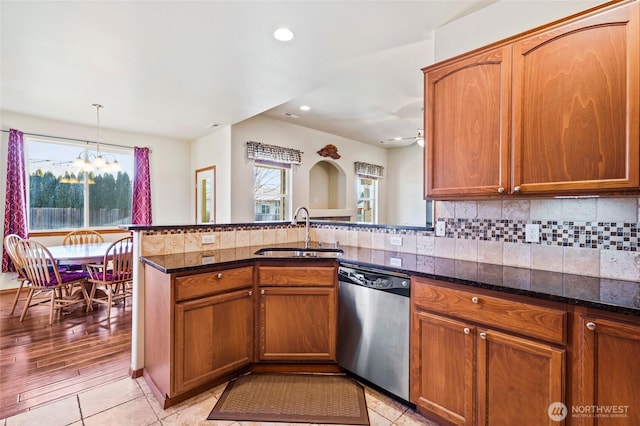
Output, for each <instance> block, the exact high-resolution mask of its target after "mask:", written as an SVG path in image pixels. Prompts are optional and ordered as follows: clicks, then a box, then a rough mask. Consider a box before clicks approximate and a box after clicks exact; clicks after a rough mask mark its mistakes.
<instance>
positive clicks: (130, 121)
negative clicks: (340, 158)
mask: <svg viewBox="0 0 640 426" xmlns="http://www.w3.org/2000/svg"><path fill="white" fill-rule="evenodd" d="M494 1H495V0H474V1H462V0H449V1H436V0H422V1H415V0H414V1H371V0H370V1H348V0H343V1H182V0H181V1H101V2H95V1H84V2H76V1H5V0H2V1H1V2H0V14H1V33H0V35H1V39H0V43H1V44H0V45H1V52H0V53H1V58H0V59H1V63H2V65H1V74H0V79H1V98H0V107H1V108H2V109H3V110H6V111H12V112H17V113H23V114H28V115H33V116H38V117H44V118H49V119H55V120H60V121H65V122H72V123H78V124H86V125H92V124H93V125H95V122H96V115H95V109H94V108H93V107H92V106H91V104H93V103H101V104H103V105H104V109H103V110H102V111H101V113H100V119H101V126H102V127H103V128H110V129H117V130H123V131H131V132H139V133H145V134H153V135H162V136H167V137H172V138H177V139H183V140H193V139H195V138H198V137H200V136H202V135H204V134H207V133H209V132H210V131H211V129H210V128H208V126H209V125H210V124H212V123H219V124H223V125H227V124H234V123H237V122H239V121H242V120H245V119H247V118H250V117H252V116H255V115H258V114H264V115H267V116H269V117H273V118H278V119H284V120H287V121H290V122H293V123H295V124H299V125H302V126H306V127H311V128H314V129H318V130H322V131H325V132H329V133H334V134H336V135H340V136H344V137H347V138H349V139H354V140H358V141H361V142H366V143H373V144H379V141H380V140H386V139H389V138H393V137H395V136H413V135H415V134H417V129H418V128H421V127H422V112H421V108H422V73H421V71H420V68H422V67H423V66H425V65H428V61H429V55H428V49H429V39H430V37H431V36H432V31H433V30H434V29H435V28H437V27H439V26H442V25H443V24H445V23H447V22H450V21H452V20H454V19H457V18H459V17H461V16H463V15H465V14H468V13H470V12H472V11H475V10H478V9H479V8H481V7H484V6H486V5H488V4H490V3H493V2H494ZM279 26H286V27H288V28H290V29H292V30H293V31H294V33H295V38H294V39H293V40H292V41H291V42H288V43H282V42H277V41H276V40H274V38H273V37H272V33H273V31H274V30H275V29H276V28H277V27H279ZM304 104H306V105H309V106H311V108H312V109H311V111H308V112H303V111H300V109H299V106H301V105H304ZM282 112H291V113H294V114H296V115H299V116H300V118H298V119H291V118H287V117H286V116H284V115H283V114H282ZM25 131H28V129H25ZM407 143H409V142H407ZM384 146H386V147H392V146H397V144H393V143H391V144H385V145H384Z"/></svg>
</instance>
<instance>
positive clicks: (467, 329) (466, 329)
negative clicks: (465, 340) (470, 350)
mask: <svg viewBox="0 0 640 426" xmlns="http://www.w3.org/2000/svg"><path fill="white" fill-rule="evenodd" d="M462 331H464V334H469V333H471V330H469V327H465V328H464V329H463V330H462Z"/></svg>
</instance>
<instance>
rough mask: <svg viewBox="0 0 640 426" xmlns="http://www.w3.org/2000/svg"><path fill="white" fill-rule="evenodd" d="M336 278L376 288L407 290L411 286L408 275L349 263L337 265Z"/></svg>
mask: <svg viewBox="0 0 640 426" xmlns="http://www.w3.org/2000/svg"><path fill="white" fill-rule="evenodd" d="M338 279H339V280H340V281H342V282H348V283H351V284H357V285H360V286H363V287H369V288H373V289H378V290H392V289H404V290H407V291H408V290H409V288H410V287H411V278H410V277H409V276H408V275H403V274H397V273H393V272H386V271H382V270H379V269H370V268H363V267H354V266H350V265H349V266H344V265H340V267H338Z"/></svg>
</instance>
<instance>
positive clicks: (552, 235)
mask: <svg viewBox="0 0 640 426" xmlns="http://www.w3.org/2000/svg"><path fill="white" fill-rule="evenodd" d="M439 221H444V222H445V238H455V239H466V240H482V241H501V242H508V243H522V244H530V243H525V225H526V224H527V223H536V224H538V225H540V242H539V243H537V244H541V245H550V246H561V247H577V248H589V249H597V250H619V251H632V252H640V238H639V232H638V228H639V226H638V223H629V222H623V223H617V222H579V221H564V222H559V221H544V220H529V221H524V220H510V219H509V220H508V219H457V218H449V219H439ZM302 226H303V225H292V224H290V223H265V224H260V223H249V224H228V225H191V226H171V227H162V226H159V227H158V228H157V229H145V230H143V231H142V234H143V235H145V236H150V235H171V234H182V233H212V232H230V231H243V230H252V229H256V228H262V229H290V228H300V227H302ZM311 227H312V228H314V229H332V230H338V231H359V232H371V233H373V234H391V235H407V236H411V235H418V236H434V232H433V230H431V229H427V228H417V227H392V226H381V225H363V224H347V223H312V224H311Z"/></svg>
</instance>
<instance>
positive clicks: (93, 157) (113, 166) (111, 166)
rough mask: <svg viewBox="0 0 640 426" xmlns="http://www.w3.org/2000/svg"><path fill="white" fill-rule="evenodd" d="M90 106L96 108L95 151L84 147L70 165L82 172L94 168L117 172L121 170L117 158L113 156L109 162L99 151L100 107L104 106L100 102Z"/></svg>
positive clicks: (100, 140) (100, 138)
mask: <svg viewBox="0 0 640 426" xmlns="http://www.w3.org/2000/svg"><path fill="white" fill-rule="evenodd" d="M92 106H93V107H94V108H95V109H96V122H97V125H96V130H97V141H96V151H95V152H91V151H89V150H88V149H85V150H84V151H82V152H81V153H80V154H78V157H77V158H76V159H75V160H74V161H73V163H72V165H73V167H75V168H76V169H78V170H79V171H82V172H93V171H95V170H100V171H103V172H107V173H110V172H119V171H120V170H122V167H121V166H120V163H118V160H117V159H116V158H115V157H113V161H111V162H109V160H108V159H107V155H106V154H103V153H102V152H101V151H100V142H102V137H101V136H100V109H102V108H104V106H102V105H100V104H92ZM88 144H89V142H87V145H88Z"/></svg>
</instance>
